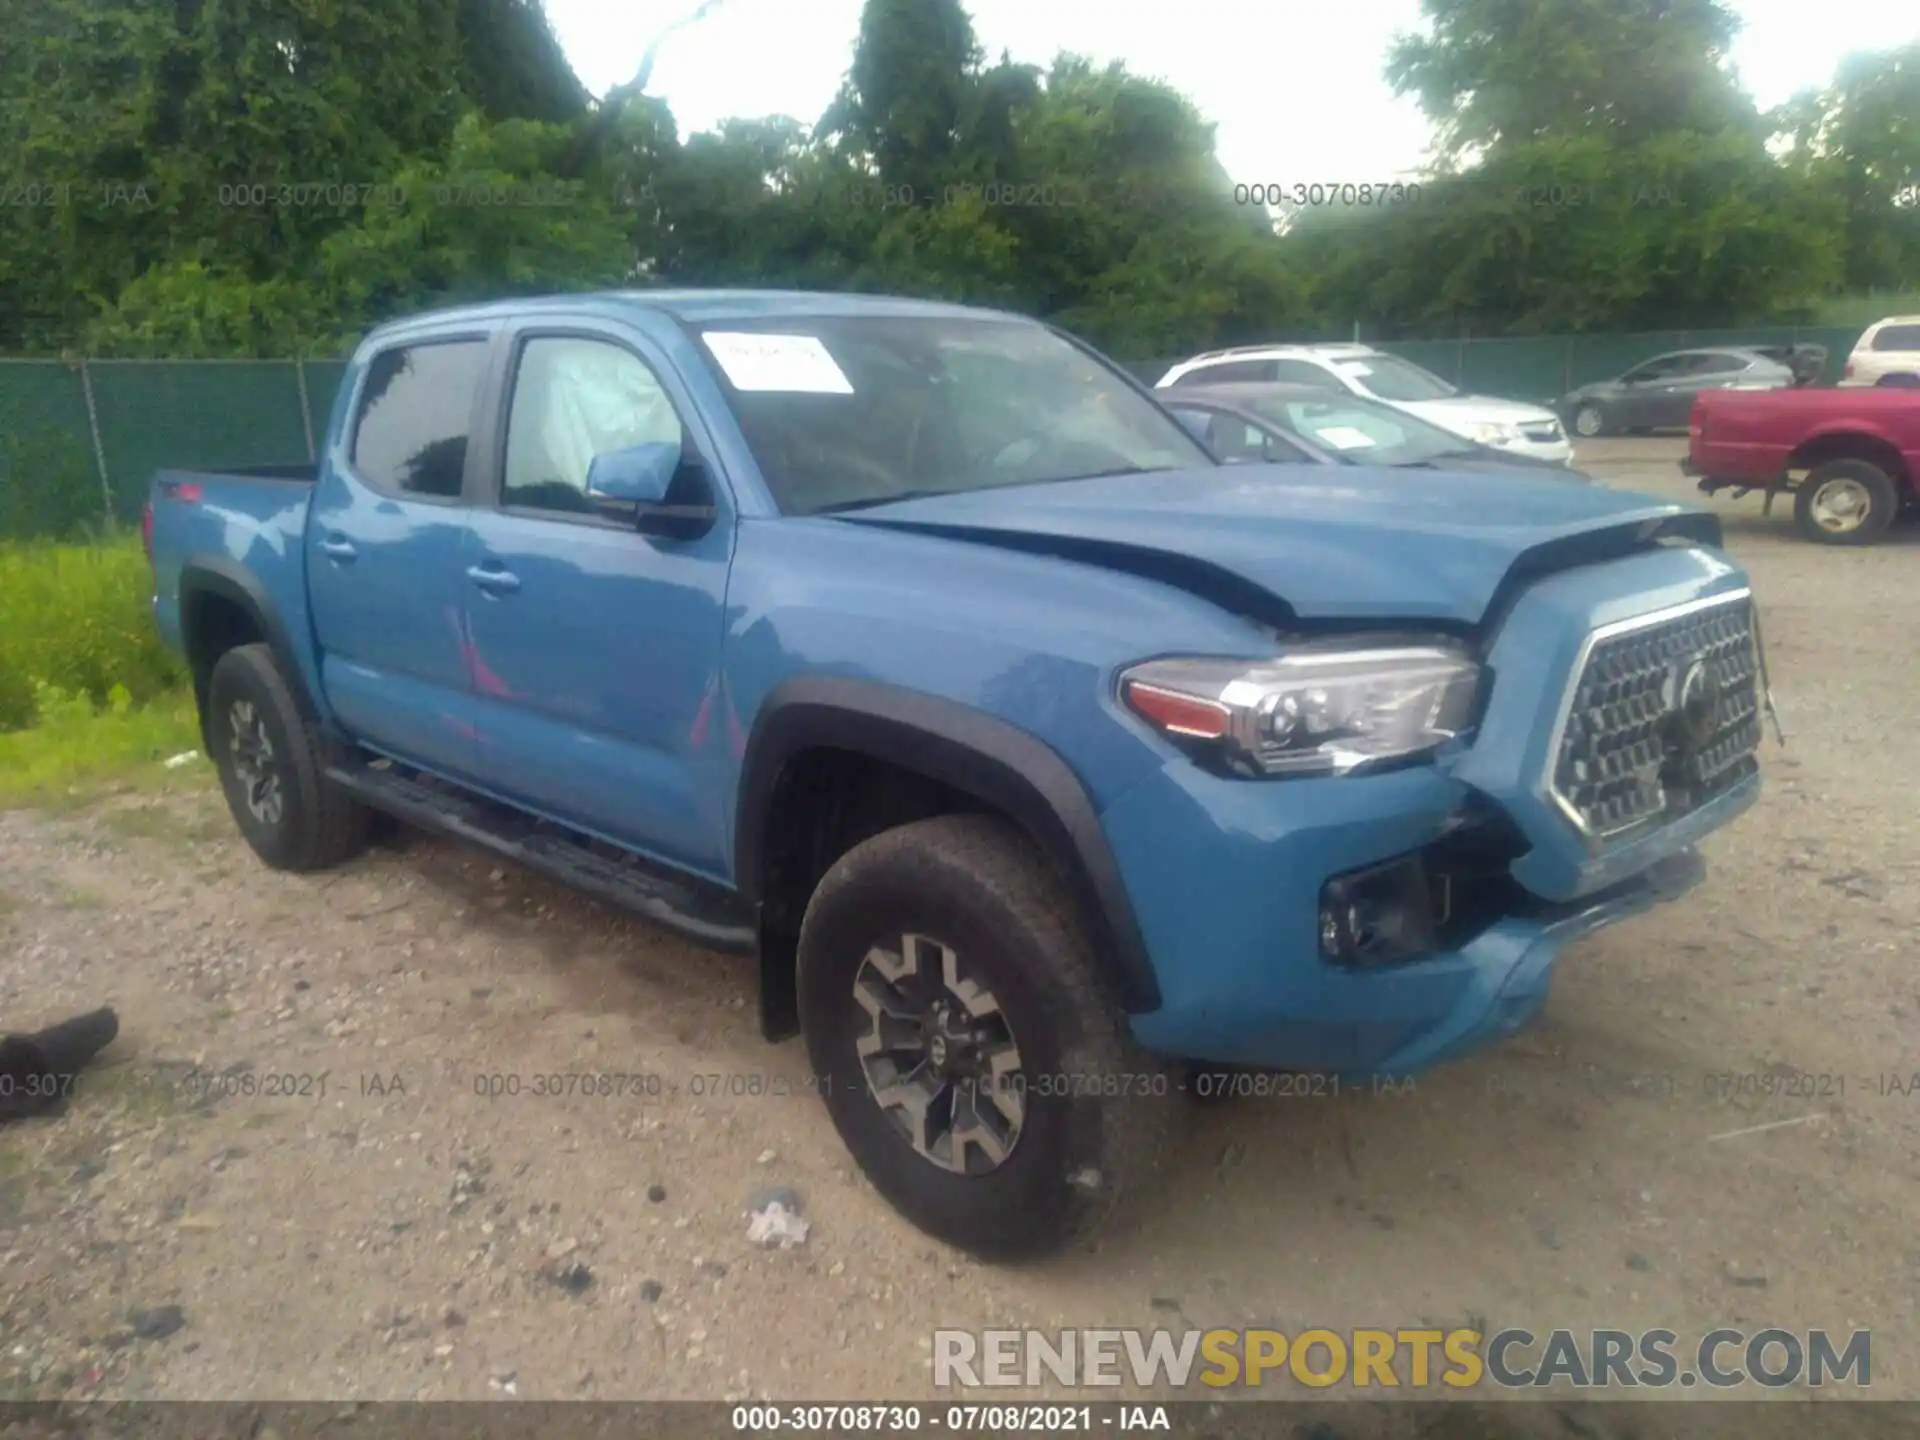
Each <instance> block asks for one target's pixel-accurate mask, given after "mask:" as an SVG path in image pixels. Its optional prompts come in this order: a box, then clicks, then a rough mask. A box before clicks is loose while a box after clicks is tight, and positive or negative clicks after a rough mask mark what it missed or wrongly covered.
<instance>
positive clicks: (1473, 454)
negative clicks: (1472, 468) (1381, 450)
mask: <svg viewBox="0 0 1920 1440" xmlns="http://www.w3.org/2000/svg"><path fill="white" fill-rule="evenodd" d="M1480 455H1481V452H1480V451H1479V450H1477V449H1473V448H1470V447H1462V448H1461V449H1458V450H1435V451H1434V452H1433V453H1432V454H1431V455H1426V456H1423V457H1422V458H1420V459H1418V460H1401V461H1398V462H1397V463H1398V464H1401V465H1412V466H1421V465H1425V466H1428V467H1432V466H1433V465H1434V462H1436V461H1439V460H1477V459H1479V458H1480Z"/></svg>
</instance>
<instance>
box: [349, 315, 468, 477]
mask: <svg viewBox="0 0 1920 1440" xmlns="http://www.w3.org/2000/svg"><path fill="white" fill-rule="evenodd" d="M487 351H488V342H487V341H486V340H484V339H478V338H471V339H470V338H461V339H450V340H423V341H419V342H416V343H413V344H402V345H396V346H393V347H392V348H391V349H387V350H382V351H380V352H379V353H378V354H377V355H375V356H374V357H373V359H372V361H371V362H370V363H369V364H368V366H367V378H366V383H365V384H364V385H363V386H362V387H361V391H360V397H359V401H358V403H357V405H356V406H355V410H354V418H353V431H352V445H351V448H350V449H349V451H348V461H349V463H350V464H351V465H352V467H353V471H354V473H355V474H356V475H357V476H359V477H360V479H362V480H364V481H365V482H366V483H367V484H369V485H371V486H372V487H373V488H374V489H376V490H381V491H384V492H386V493H387V494H390V495H404V496H407V497H409V498H415V499H426V500H457V499H459V498H460V492H461V485H462V481H463V479H464V477H465V475H466V468H467V445H468V441H469V439H470V435H471V431H472V427H473V409H474V403H475V401H476V400H477V399H478V397H479V394H480V385H481V382H482V380H483V379H484V378H485V376H486V370H487Z"/></svg>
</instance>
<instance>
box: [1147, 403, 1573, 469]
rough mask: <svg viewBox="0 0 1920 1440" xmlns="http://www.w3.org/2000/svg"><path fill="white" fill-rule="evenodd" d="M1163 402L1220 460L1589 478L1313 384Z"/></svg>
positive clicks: (1550, 463) (1412, 416) (1387, 406)
mask: <svg viewBox="0 0 1920 1440" xmlns="http://www.w3.org/2000/svg"><path fill="white" fill-rule="evenodd" d="M1163 403H1164V404H1165V405H1166V407H1167V408H1168V409H1169V410H1171V411H1172V412H1173V413H1174V415H1175V417H1176V418H1177V419H1178V420H1179V421H1180V423H1181V424H1183V425H1185V426H1186V427H1187V429H1188V430H1190V431H1192V432H1193V434H1194V435H1195V436H1197V437H1198V438H1199V440H1200V442H1201V443H1202V444H1204V445H1205V446H1206V447H1207V448H1208V449H1210V450H1211V451H1213V453H1214V454H1215V456H1217V457H1218V458H1219V459H1220V460H1221V461H1223V462H1225V463H1226V464H1229V465H1233V464H1247V463H1259V462H1267V463H1275V464H1306V465H1388V466H1394V467H1400V466H1411V467H1418V468H1423V469H1433V470H1464V471H1469V472H1474V471H1504V472H1507V473H1513V472H1519V471H1524V472H1528V473H1532V474H1545V475H1550V476H1553V477H1556V478H1558V479H1562V480H1580V481H1591V479H1592V477H1591V476H1589V475H1583V474H1582V473H1580V472H1579V471H1578V470H1569V469H1568V468H1567V467H1566V466H1564V465H1561V464H1558V463H1556V462H1554V461H1552V460H1537V459H1535V458H1533V457H1532V456H1530V455H1518V454H1514V453H1512V452H1511V451H1506V450H1497V449H1495V448H1494V447H1493V446H1491V445H1481V444H1478V443H1477V442H1475V441H1472V440H1465V439H1462V438H1461V437H1460V436H1458V435H1456V434H1454V433H1453V432H1452V431H1451V430H1445V429H1442V428H1441V427H1440V426H1438V425H1434V424H1431V423H1429V422H1428V421H1425V420H1422V419H1421V418H1420V417H1419V416H1417V415H1409V414H1407V413H1406V412H1405V411H1403V410H1396V409H1395V408H1394V407H1393V406H1391V405H1383V404H1381V403H1380V402H1379V401H1377V400H1366V399H1363V398H1361V397H1360V396H1358V395H1343V394H1335V393H1333V392H1330V391H1328V390H1325V389H1323V388H1321V387H1319V386H1314V385H1262V384H1242V385H1183V386H1181V387H1179V389H1178V390H1177V391H1175V392H1174V393H1173V394H1171V395H1168V396H1166V397H1165V399H1164V401H1163Z"/></svg>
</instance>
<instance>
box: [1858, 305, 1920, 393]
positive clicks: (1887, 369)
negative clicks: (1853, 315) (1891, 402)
mask: <svg viewBox="0 0 1920 1440" xmlns="http://www.w3.org/2000/svg"><path fill="white" fill-rule="evenodd" d="M1840 383H1841V384H1842V385H1920V315H1895V316H1893V317H1891V318H1890V319H1886V320H1882V321H1880V322H1879V323H1878V324H1875V325H1869V326H1868V327H1867V328H1866V329H1865V330H1863V331H1861V332H1860V338H1859V339H1858V340H1856V341H1854V342H1853V353H1852V354H1851V355H1849V356H1848V357H1847V368H1846V369H1845V370H1844V371H1843V372H1842V373H1841V378H1840Z"/></svg>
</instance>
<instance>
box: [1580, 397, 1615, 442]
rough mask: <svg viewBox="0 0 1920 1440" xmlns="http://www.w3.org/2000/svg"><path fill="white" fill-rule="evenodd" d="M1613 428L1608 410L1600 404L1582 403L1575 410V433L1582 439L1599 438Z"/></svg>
mask: <svg viewBox="0 0 1920 1440" xmlns="http://www.w3.org/2000/svg"><path fill="white" fill-rule="evenodd" d="M1612 428H1613V426H1612V422H1611V421H1609V420H1608V418H1607V412H1606V411H1605V410H1603V409H1601V408H1600V407H1599V406H1598V405H1594V404H1586V405H1582V406H1581V407H1580V408H1579V409H1577V410H1575V411H1574V412H1573V433H1574V434H1576V435H1578V436H1579V437H1580V438H1581V439H1582V440H1597V439H1599V438H1600V437H1601V436H1603V435H1605V434H1607V433H1608V431H1610V430H1611V429H1612Z"/></svg>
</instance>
